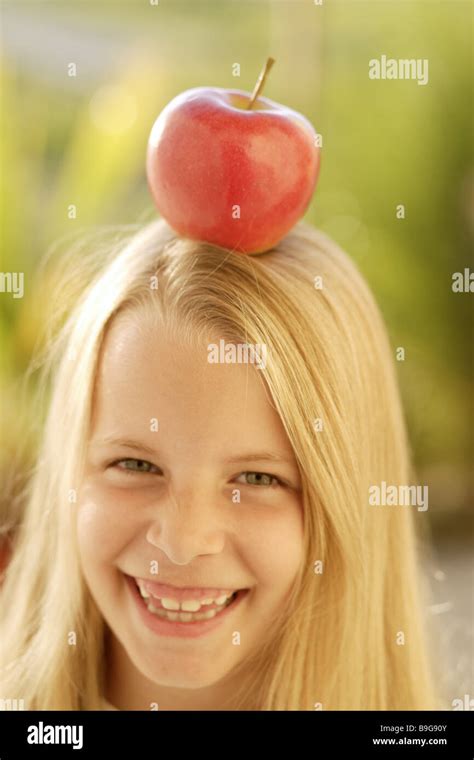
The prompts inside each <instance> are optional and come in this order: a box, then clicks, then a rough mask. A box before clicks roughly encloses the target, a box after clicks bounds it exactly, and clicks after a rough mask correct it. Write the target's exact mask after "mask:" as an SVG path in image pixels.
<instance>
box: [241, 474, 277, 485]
mask: <svg viewBox="0 0 474 760" xmlns="http://www.w3.org/2000/svg"><path fill="white" fill-rule="evenodd" d="M242 476H243V477H244V478H246V485H248V486H266V487H267V488H268V487H269V486H272V485H282V483H281V481H280V480H279V479H278V478H276V477H275V476H274V475H269V474H268V473H267V472H243V473H242V475H239V478H241V477H242Z"/></svg>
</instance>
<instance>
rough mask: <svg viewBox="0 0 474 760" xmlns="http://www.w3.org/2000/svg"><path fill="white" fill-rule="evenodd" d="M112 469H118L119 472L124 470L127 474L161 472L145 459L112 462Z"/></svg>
mask: <svg viewBox="0 0 474 760" xmlns="http://www.w3.org/2000/svg"><path fill="white" fill-rule="evenodd" d="M110 466H111V467H117V469H119V470H123V471H124V472H126V473H135V472H145V473H152V474H154V473H156V472H159V470H158V467H155V465H154V464H151V462H147V461H146V460H145V459H119V460H117V461H116V462H112V464H111V465H110Z"/></svg>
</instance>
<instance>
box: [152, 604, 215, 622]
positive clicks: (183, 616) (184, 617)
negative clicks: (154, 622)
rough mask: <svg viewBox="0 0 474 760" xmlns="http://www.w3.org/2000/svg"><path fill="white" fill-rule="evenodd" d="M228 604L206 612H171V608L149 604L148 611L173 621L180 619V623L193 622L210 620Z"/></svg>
mask: <svg viewBox="0 0 474 760" xmlns="http://www.w3.org/2000/svg"><path fill="white" fill-rule="evenodd" d="M226 606H227V605H223V606H222V607H215V608H214V609H213V610H207V611H206V612H198V613H192V612H171V611H169V610H164V609H162V608H161V607H154V606H153V604H148V611H149V612H153V614H154V615H156V616H157V617H159V618H162V619H165V620H171V621H173V622H176V621H178V622H180V623H191V622H193V621H196V620H210V619H211V618H213V617H215V616H216V615H217V614H218V613H219V612H221V611H222V610H223V609H224V607H226Z"/></svg>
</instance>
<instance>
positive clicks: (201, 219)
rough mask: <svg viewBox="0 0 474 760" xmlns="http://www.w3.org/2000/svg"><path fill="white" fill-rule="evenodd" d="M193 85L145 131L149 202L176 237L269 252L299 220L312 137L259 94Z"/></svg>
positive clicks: (314, 157) (307, 190) (300, 119)
mask: <svg viewBox="0 0 474 760" xmlns="http://www.w3.org/2000/svg"><path fill="white" fill-rule="evenodd" d="M272 63H273V60H272V59H271V58H270V59H269V60H268V61H267V65H266V67H265V69H264V70H263V72H262V74H261V76H260V79H259V81H258V82H257V85H256V87H255V90H254V92H253V94H252V95H250V94H249V93H247V92H244V91H242V90H234V89H230V90H228V89H223V88H220V87H196V88H193V89H191V90H187V91H186V92H183V93H181V94H180V95H178V96H177V97H176V98H174V99H173V100H172V101H171V102H170V103H168V105H167V106H166V107H165V108H164V110H163V111H162V112H161V114H160V115H159V116H158V118H157V120H156V121H155V123H154V125H153V128H152V130H151V133H150V137H149V141H148V149H147V160H146V168H147V178H148V184H149V188H150V191H151V194H152V196H153V199H154V202H155V204H156V206H157V208H158V210H159V211H160V213H161V214H162V216H163V217H164V218H165V219H166V221H167V222H168V223H169V224H170V226H171V227H172V228H173V229H174V230H175V231H176V232H177V233H178V234H180V235H183V236H184V237H189V238H192V239H194V240H201V241H207V242H209V243H213V244H214V245H218V246H221V247H222V248H227V249H232V250H235V251H239V252H241V253H249V254H251V253H262V252H264V251H267V250H269V249H270V248H272V247H273V246H275V245H276V244H277V243H278V242H279V241H280V240H281V239H282V238H283V237H284V236H285V235H286V233H287V232H289V230H290V229H291V228H292V227H293V225H294V224H295V223H296V222H297V221H298V220H299V219H300V218H301V217H302V216H303V214H304V212H305V211H306V209H307V207H308V204H309V202H310V200H311V196H312V194H313V191H314V188H315V186H316V181H317V177H318V173H319V164H320V153H319V148H318V146H317V145H316V132H315V130H314V128H313V126H312V125H311V123H310V122H309V121H308V120H307V119H306V118H305V117H304V116H303V115H302V114H300V113H298V112H297V111H293V110H292V109H290V108H287V107H286V106H284V105H280V104H279V103H275V102H274V101H272V100H269V99H268V98H265V97H262V96H261V95H260V94H259V92H260V90H261V88H262V86H263V82H264V81H265V77H266V74H267V72H268V70H269V68H270V66H271V65H272Z"/></svg>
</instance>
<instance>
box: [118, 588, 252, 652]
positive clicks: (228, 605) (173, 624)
mask: <svg viewBox="0 0 474 760" xmlns="http://www.w3.org/2000/svg"><path fill="white" fill-rule="evenodd" d="M125 578H126V581H127V584H128V586H129V588H130V590H131V592H132V594H133V597H134V599H135V602H136V604H137V605H138V607H139V611H140V614H141V617H142V619H143V620H144V622H145V623H146V625H147V627H148V628H151V629H152V630H153V631H154V632H156V633H159V634H162V635H168V636H184V637H193V638H194V637H195V636H200V635H202V634H204V633H207V632H209V631H211V630H213V629H214V628H215V627H216V626H219V625H220V624H221V622H223V621H224V620H225V619H226V618H227V617H228V615H229V614H230V613H231V612H232V611H233V610H234V609H236V608H237V607H238V605H239V604H240V602H241V601H242V599H243V598H244V597H246V596H247V593H248V591H249V589H237V590H236V591H234V592H232V593H229V594H225V595H222V596H220V597H219V598H217V599H204V600H202V601H201V603H200V605H199V607H198V605H197V604H196V603H194V604H190V603H187V602H183V603H182V604H178V603H172V602H171V600H168V599H163V600H162V599H160V598H155V597H152V596H151V595H149V594H148V593H147V592H146V590H145V589H144V588H143V584H142V583H141V582H140V579H136V578H132V577H131V576H127V575H126V576H125ZM170 607H171V608H172V609H170ZM189 607H194V608H195V611H192V610H190V609H189ZM183 608H184V609H183Z"/></svg>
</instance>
